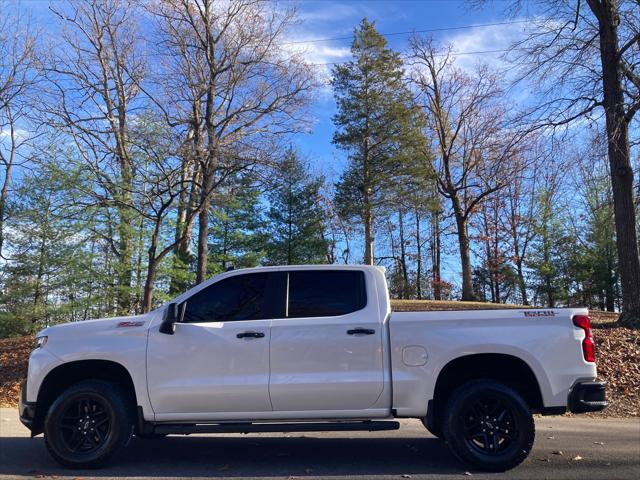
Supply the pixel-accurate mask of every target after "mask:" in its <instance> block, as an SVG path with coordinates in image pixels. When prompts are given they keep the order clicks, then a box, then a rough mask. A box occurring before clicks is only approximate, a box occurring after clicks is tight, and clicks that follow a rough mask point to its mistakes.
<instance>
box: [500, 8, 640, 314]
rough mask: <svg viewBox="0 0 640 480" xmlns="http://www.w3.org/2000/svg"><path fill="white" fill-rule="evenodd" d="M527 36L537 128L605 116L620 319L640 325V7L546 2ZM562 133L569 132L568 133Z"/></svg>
mask: <svg viewBox="0 0 640 480" xmlns="http://www.w3.org/2000/svg"><path fill="white" fill-rule="evenodd" d="M541 3H542V4H543V5H544V6H545V8H543V11H542V15H541V16H540V17H541V18H546V19H549V18H551V19H550V20H540V21H536V22H532V27H531V29H530V33H529V35H528V36H527V37H526V38H525V39H524V40H521V41H519V42H517V43H516V44H514V45H513V46H512V48H511V49H510V51H511V52H512V55H511V59H512V60H513V61H514V62H516V63H517V64H518V65H519V66H520V67H521V73H522V76H521V78H522V79H528V80H531V79H533V80H534V85H535V86H536V87H537V89H538V90H539V91H540V92H541V100H540V101H539V103H538V104H537V105H536V107H535V108H534V109H533V110H532V111H531V112H529V116H528V120H529V121H531V120H533V122H534V126H537V127H542V128H546V129H548V128H549V127H553V129H554V131H557V130H558V129H560V128H561V127H567V126H569V125H574V124H576V122H582V121H585V120H586V121H598V120H599V119H600V118H601V116H602V113H604V117H605V125H606V132H607V139H608V158H609V170H610V180H611V186H612V191H613V201H614V216H615V226H616V245H617V250H618V262H619V264H620V279H621V284H622V314H621V316H620V320H619V321H620V322H621V323H623V324H628V325H636V326H637V325H640V257H639V255H638V236H637V225H636V206H635V202H634V174H633V168H632V163H631V148H630V141H629V128H630V125H631V124H632V122H633V121H634V118H635V115H636V113H637V112H638V110H639V109H640V74H639V73H638V67H639V66H640V48H638V42H639V41H640V5H639V4H638V2H637V1H630V0H574V1H572V2H567V1H564V0H547V1H545V2H541ZM563 131H564V129H563Z"/></svg>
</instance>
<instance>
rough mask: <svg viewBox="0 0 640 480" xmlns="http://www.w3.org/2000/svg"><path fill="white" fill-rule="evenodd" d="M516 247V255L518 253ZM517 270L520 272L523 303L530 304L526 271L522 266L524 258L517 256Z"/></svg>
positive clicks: (519, 282) (519, 281)
mask: <svg viewBox="0 0 640 480" xmlns="http://www.w3.org/2000/svg"><path fill="white" fill-rule="evenodd" d="M517 250H518V249H517V248H516V256H517V255H518V253H517ZM516 271H517V272H518V287H519V288H520V296H521V297H522V304H523V305H529V298H528V297H527V285H526V283H525V281H524V271H523V268H522V260H521V259H520V257H519V256H517V260H516Z"/></svg>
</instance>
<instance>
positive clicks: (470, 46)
mask: <svg viewBox="0 0 640 480" xmlns="http://www.w3.org/2000/svg"><path fill="white" fill-rule="evenodd" d="M525 28H526V24H524V23H513V24H507V25H492V26H486V27H476V28H472V29H469V30H465V31H462V32H459V33H452V34H448V35H445V36H444V37H443V38H442V44H444V45H451V47H452V49H453V52H454V53H456V52H458V53H465V52H487V53H474V54H467V55H456V56H455V63H456V65H457V66H458V67H460V68H462V69H465V70H471V69H473V68H474V67H475V66H476V65H477V64H478V62H482V63H486V64H488V65H490V66H492V67H495V68H501V67H504V66H505V65H506V64H505V62H504V60H502V58H501V57H502V55H503V54H504V52H505V51H506V50H507V49H508V48H509V47H510V45H511V44H512V43H513V42H514V41H516V40H518V39H520V38H523V36H524V35H525V32H526V30H525Z"/></svg>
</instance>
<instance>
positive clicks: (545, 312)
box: [522, 310, 556, 317]
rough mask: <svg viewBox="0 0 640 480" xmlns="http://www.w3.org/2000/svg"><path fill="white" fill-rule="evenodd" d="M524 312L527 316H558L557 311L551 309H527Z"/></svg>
mask: <svg viewBox="0 0 640 480" xmlns="http://www.w3.org/2000/svg"><path fill="white" fill-rule="evenodd" d="M522 313H524V316H525V317H555V316H556V312H553V311H550V310H525V311H524V312H522Z"/></svg>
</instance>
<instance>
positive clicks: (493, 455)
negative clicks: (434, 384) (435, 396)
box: [443, 380, 535, 472]
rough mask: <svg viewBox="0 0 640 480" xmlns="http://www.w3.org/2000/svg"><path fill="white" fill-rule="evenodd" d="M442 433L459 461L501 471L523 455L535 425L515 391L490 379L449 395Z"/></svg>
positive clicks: (483, 468)
mask: <svg viewBox="0 0 640 480" xmlns="http://www.w3.org/2000/svg"><path fill="white" fill-rule="evenodd" d="M443 432H444V437H445V439H446V440H447V443H448V444H449V448H450V449H451V451H452V452H453V454H454V455H455V456H456V457H457V458H458V459H459V460H461V461H462V462H463V463H465V464H467V465H469V466H471V467H473V468H476V469H478V470H485V471H490V472H503V471H505V470H509V469H511V468H514V467H515V466H517V465H519V464H520V463H521V462H522V461H523V460H524V459H525V458H527V456H528V455H529V452H530V451H531V448H532V447H533V441H534V438H535V425H534V423H533V415H532V414H531V411H530V409H529V407H528V405H527V404H526V402H525V401H524V400H523V399H522V397H521V396H520V395H519V394H518V393H517V392H516V391H515V390H513V389H511V388H509V387H507V386H506V385H504V384H501V383H498V382H495V381H491V380H474V381H470V382H467V383H465V384H464V385H462V386H461V387H459V388H458V389H457V390H455V391H454V392H453V393H452V394H451V397H450V401H449V402H448V407H447V409H446V412H445V418H444V424H443Z"/></svg>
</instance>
